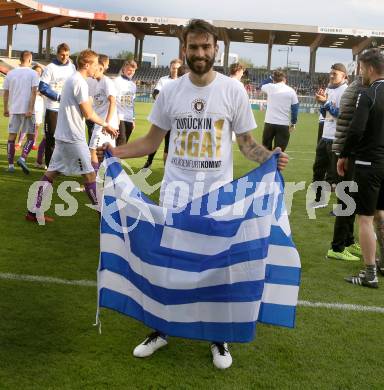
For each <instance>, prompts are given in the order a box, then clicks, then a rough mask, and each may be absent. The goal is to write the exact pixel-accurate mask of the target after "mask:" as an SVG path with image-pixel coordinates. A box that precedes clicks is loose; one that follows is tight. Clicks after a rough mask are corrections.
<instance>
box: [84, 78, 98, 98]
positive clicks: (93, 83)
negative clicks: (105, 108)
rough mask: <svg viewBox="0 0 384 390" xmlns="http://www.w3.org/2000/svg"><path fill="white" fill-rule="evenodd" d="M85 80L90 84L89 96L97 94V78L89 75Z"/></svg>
mask: <svg viewBox="0 0 384 390" xmlns="http://www.w3.org/2000/svg"><path fill="white" fill-rule="evenodd" d="M85 81H86V82H87V84H88V91H89V96H91V97H92V98H93V95H94V94H95V91H96V86H97V80H96V79H94V78H93V77H87V78H86V79H85Z"/></svg>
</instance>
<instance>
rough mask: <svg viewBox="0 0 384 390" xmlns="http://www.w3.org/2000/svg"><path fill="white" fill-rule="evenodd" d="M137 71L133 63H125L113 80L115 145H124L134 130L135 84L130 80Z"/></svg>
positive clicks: (131, 61)
mask: <svg viewBox="0 0 384 390" xmlns="http://www.w3.org/2000/svg"><path fill="white" fill-rule="evenodd" d="M136 69H137V64H136V62H135V61H133V60H130V61H125V62H124V64H123V67H122V68H121V74H120V76H118V77H116V78H115V80H114V81H115V87H116V94H117V95H116V103H117V114H118V116H119V120H120V124H119V136H118V137H117V140H116V145H124V144H126V143H127V142H128V140H129V137H130V136H131V134H132V131H133V129H134V128H135V98H136V83H135V82H134V81H133V80H132V78H133V76H134V75H135V72H136Z"/></svg>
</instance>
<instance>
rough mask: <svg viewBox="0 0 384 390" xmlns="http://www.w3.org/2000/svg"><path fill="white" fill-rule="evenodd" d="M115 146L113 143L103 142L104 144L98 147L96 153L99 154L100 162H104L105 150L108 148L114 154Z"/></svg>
mask: <svg viewBox="0 0 384 390" xmlns="http://www.w3.org/2000/svg"><path fill="white" fill-rule="evenodd" d="M114 149H115V148H114V147H113V146H112V145H111V144H108V143H106V144H103V145H102V146H99V147H98V148H97V149H96V154H97V159H98V160H99V163H101V162H103V160H104V154H105V152H106V151H107V150H108V152H109V153H111V154H112V156H113V155H114V153H113V150H114Z"/></svg>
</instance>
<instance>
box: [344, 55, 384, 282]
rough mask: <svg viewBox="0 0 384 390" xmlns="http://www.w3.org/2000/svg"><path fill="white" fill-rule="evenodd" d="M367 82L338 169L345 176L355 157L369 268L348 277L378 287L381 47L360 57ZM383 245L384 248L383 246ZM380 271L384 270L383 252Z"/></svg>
mask: <svg viewBox="0 0 384 390" xmlns="http://www.w3.org/2000/svg"><path fill="white" fill-rule="evenodd" d="M359 60H360V66H361V74H362V77H363V84H365V85H369V88H368V89H367V90H366V91H364V92H361V93H360V94H359V95H358V98H357V103H356V111H355V114H354V116H353V119H352V122H351V125H350V128H349V131H348V134H347V138H346V140H345V144H344V148H343V150H342V152H341V154H340V157H341V158H340V159H339V160H338V162H337V171H338V173H339V175H340V176H344V173H345V170H346V169H347V167H348V159H349V157H351V156H352V155H354V157H355V181H356V183H357V185H358V192H357V193H354V195H353V196H354V199H355V202H356V214H357V215H358V222H359V239H360V245H361V250H362V254H363V259H364V263H365V270H363V271H361V272H360V273H359V275H357V276H351V277H348V278H346V281H347V282H349V283H352V284H357V285H360V286H365V287H373V288H377V287H378V279H377V275H376V264H375V261H376V237H375V231H374V227H373V219H374V215H375V214H376V215H377V216H378V217H379V218H378V221H379V222H378V224H377V226H378V230H377V233H378V234H377V235H378V237H379V242H380V240H381V238H380V237H383V232H384V223H383V220H384V218H382V216H383V215H384V55H383V54H381V53H380V50H378V49H370V50H368V51H366V52H365V53H364V54H362V55H361V57H360V59H359ZM380 249H382V248H380ZM378 269H379V271H380V270H381V269H382V270H384V264H383V257H382V256H381V258H380V261H379V264H378Z"/></svg>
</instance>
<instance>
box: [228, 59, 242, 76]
mask: <svg viewBox="0 0 384 390" xmlns="http://www.w3.org/2000/svg"><path fill="white" fill-rule="evenodd" d="M240 70H245V69H244V66H243V65H241V64H240V62H235V63H233V64H231V65H230V67H229V74H230V75H231V76H233V75H234V74H236V73H237V72H239V71H240Z"/></svg>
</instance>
